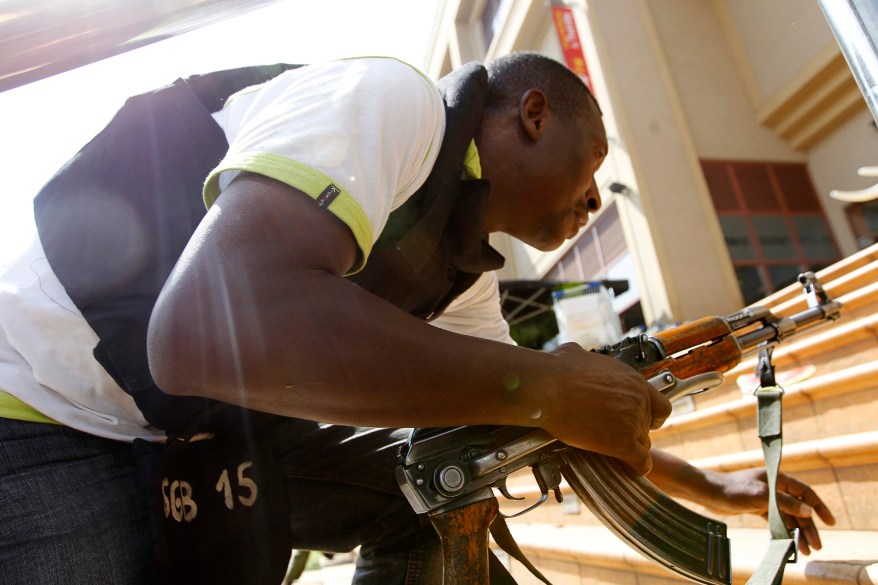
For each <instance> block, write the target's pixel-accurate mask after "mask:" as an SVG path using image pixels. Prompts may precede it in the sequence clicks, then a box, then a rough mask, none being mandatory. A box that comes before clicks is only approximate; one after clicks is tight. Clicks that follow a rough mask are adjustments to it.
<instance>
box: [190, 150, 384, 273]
mask: <svg viewBox="0 0 878 585" xmlns="http://www.w3.org/2000/svg"><path fill="white" fill-rule="evenodd" d="M224 171H247V172H250V173H256V174H258V175H263V176H266V177H269V178H271V179H274V180H276V181H280V182H281V183H284V184H285V185H289V186H290V187H293V188H295V189H298V190H300V191H302V192H303V193H305V194H307V195H308V196H309V197H311V198H312V199H314V201H315V202H316V203H317V204H318V205H320V206H321V207H326V209H328V210H329V211H330V212H332V213H333V214H334V215H335V216H336V217H338V218H339V219H340V220H342V221H343V222H344V223H345V225H347V226H348V227H349V228H350V229H351V232H352V233H353V234H354V238H355V239H356V241H357V246H359V248H360V251H361V254H360V259H359V261H358V262H357V265H356V266H354V267H353V268H352V269H351V273H354V272H358V271H359V270H362V268H363V266H365V264H366V260H367V259H368V257H369V253H370V252H371V251H372V244H373V242H374V238H373V231H372V224H371V223H370V222H369V218H368V217H367V216H366V213H365V212H364V211H363V208H362V207H360V204H359V203H358V202H357V200H356V199H354V197H353V196H352V195H351V194H350V193H348V192H347V191H346V190H345V189H344V188H342V187H341V186H340V185H339V184H338V183H337V182H335V181H333V180H332V179H330V178H329V177H328V176H326V175H324V174H323V173H321V172H320V171H318V170H316V169H314V168H312V167H309V166H308V165H306V164H303V163H300V162H298V161H295V160H291V159H288V158H286V157H283V156H279V155H277V154H273V153H270V152H263V153H255V154H248V155H243V156H240V157H238V158H235V159H231V160H230V159H226V160H224V161H223V162H222V164H221V166H219V167H217V168H216V169H214V170H213V172H211V173H210V176H208V178H207V181H206V182H205V183H204V204H205V205H206V206H207V207H208V208H210V206H211V205H213V203H214V202H215V201H216V199H217V197H219V195H220V189H219V176H220V174H221V173H222V172H224Z"/></svg>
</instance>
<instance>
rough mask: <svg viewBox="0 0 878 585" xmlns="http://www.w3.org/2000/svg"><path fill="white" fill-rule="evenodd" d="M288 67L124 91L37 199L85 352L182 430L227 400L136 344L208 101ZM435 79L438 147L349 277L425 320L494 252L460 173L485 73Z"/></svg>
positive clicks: (175, 241)
mask: <svg viewBox="0 0 878 585" xmlns="http://www.w3.org/2000/svg"><path fill="white" fill-rule="evenodd" d="M294 67H297V66H296V65H286V64H280V65H272V66H264V67H248V68H241V69H233V70H228V71H221V72H215V73H210V74H206V75H197V76H193V77H190V78H187V79H179V80H177V81H176V82H174V83H173V84H171V85H169V86H166V87H163V88H160V89H158V90H155V91H153V92H148V93H145V94H141V95H138V96H134V97H132V98H129V99H128V100H127V101H126V102H125V104H124V105H123V106H122V108H121V109H120V110H119V111H118V112H117V113H116V115H115V116H114V117H113V119H112V120H111V121H110V123H109V124H108V125H107V126H106V127H105V128H104V129H103V130H102V131H101V132H100V133H99V134H98V135H97V136H96V137H95V138H94V139H92V140H91V141H90V142H89V143H88V144H87V145H86V146H85V147H83V148H82V149H81V150H80V151H79V152H78V153H77V154H76V155H75V156H74V157H73V158H72V159H71V160H70V161H68V162H67V163H66V164H65V165H64V166H63V167H62V168H61V169H60V170H59V171H58V172H57V173H56V174H55V176H53V177H52V179H50V180H49V182H48V183H47V184H46V185H45V186H44V187H43V189H42V190H41V191H40V192H39V194H38V195H37V197H36V199H35V202H34V211H35V218H36V224H37V230H38V232H39V236H40V240H41V242H42V244H43V248H44V250H45V252H46V258H47V260H48V262H49V264H50V265H51V267H52V269H53V271H54V272H55V274H56V275H57V277H58V279H59V280H60V282H61V283H62V284H63V285H64V287H65V289H66V291H67V294H68V295H69V297H70V298H71V300H72V301H73V302H74V304H75V305H76V307H77V308H78V309H79V310H80V312H81V313H82V315H83V317H84V318H85V320H86V321H87V322H88V323H89V325H90V326H91V328H92V329H93V330H94V332H95V333H96V334H97V337H98V338H99V342H98V344H97V346H96V347H95V348H94V352H93V353H94V356H95V359H97V360H98V362H99V363H100V364H101V365H102V366H103V367H104V369H105V370H106V371H107V372H108V373H109V374H110V375H111V376H112V377H113V379H114V380H115V381H116V382H117V383H118V384H119V385H120V386H121V387H122V388H123V389H124V390H125V391H126V392H128V393H129V394H130V395H131V396H132V397H133V398H134V400H135V402H136V404H137V406H138V408H139V409H140V411H141V412H142V413H143V415H144V417H145V418H146V419H147V420H148V421H149V422H150V423H151V424H153V425H155V426H156V427H158V428H161V429H164V430H166V431H169V432H177V431H185V430H186V429H190V428H191V426H192V421H193V419H195V418H196V417H198V416H199V415H200V414H201V413H203V412H205V411H219V410H224V411H225V412H226V413H227V414H228V411H229V410H230V409H222V408H218V407H217V404H218V403H216V401H214V400H211V399H207V398H198V397H176V396H169V395H167V394H164V393H163V392H161V390H160V389H159V388H158V387H157V386H156V385H155V382H154V381H153V379H152V376H151V375H150V373H149V365H148V361H147V352H146V332H147V327H148V324H149V317H150V314H151V312H152V308H153V305H154V304H155V301H156V299H157V297H158V295H159V292H160V291H161V289H162V286H163V285H164V283H165V280H166V279H167V277H168V276H169V275H170V273H171V270H172V269H173V267H174V264H175V263H176V261H177V259H178V258H179V256H180V254H181V253H182V251H183V248H184V247H185V245H186V243H187V242H188V240H189V238H190V236H191V235H192V233H193V231H194V230H195V228H196V226H197V225H198V223H199V222H200V221H201V219H202V218H203V217H204V214H205V213H206V209H205V207H204V204H203V201H202V197H201V190H202V185H203V181H204V178H205V177H206V176H207V175H208V174H209V173H210V171H212V170H213V169H214V168H215V167H216V165H217V164H218V163H219V161H220V160H221V159H222V158H223V157H224V155H225V153H226V150H227V149H228V143H227V142H226V138H225V135H224V133H223V131H222V129H221V128H220V127H219V125H218V124H217V123H216V122H215V121H214V119H213V118H212V117H211V112H215V111H218V110H219V109H221V107H222V105H223V103H224V101H225V99H226V98H227V97H228V96H230V95H231V94H233V93H234V92H236V91H238V90H240V89H243V88H244V87H248V86H250V85H254V84H257V83H262V82H264V81H267V80H269V79H271V78H273V77H275V76H276V75H279V74H280V73H282V72H283V71H285V70H287V69H290V68H294ZM438 85H439V89H440V92H441V94H442V96H443V99H444V101H445V107H446V132H445V136H444V138H443V142H442V145H441V148H440V151H439V155H438V160H437V161H436V164H435V165H434V167H433V169H432V171H431V174H430V175H429V177H428V178H427V180H426V182H425V183H424V185H423V186H422V187H421V188H420V189H419V190H418V191H417V192H416V193H415V194H414V195H413V196H412V197H411V198H410V199H409V200H408V201H407V202H406V203H405V204H404V205H402V206H401V207H400V208H399V209H397V210H395V211H394V212H393V213H392V214H391V216H390V217H389V219H388V222H387V226H386V228H385V229H384V230H383V231H382V233H381V235H380V236H379V238H378V241H377V242H376V243H375V245H374V246H373V250H372V252H371V253H370V256H369V258H368V261H367V263H366V266H365V268H364V269H363V270H362V271H360V272H359V273H357V274H356V275H353V276H351V277H350V278H351V280H353V281H354V282H356V283H357V284H358V285H360V286H362V287H364V288H365V289H367V290H369V291H371V292H372V293H374V294H376V295H379V296H381V297H383V298H385V299H386V300H388V301H390V302H391V303H393V304H394V305H396V306H398V307H399V308H400V309H402V310H405V311H407V312H409V313H411V314H412V315H415V316H418V317H420V318H423V319H432V318H434V317H436V316H437V315H438V314H440V313H441V312H442V310H444V309H445V308H446V307H447V305H448V303H450V302H451V301H452V300H453V299H454V298H455V297H456V296H458V295H459V294H460V293H462V292H463V291H465V290H466V289H467V288H469V287H470V286H471V285H472V284H473V283H474V282H475V280H476V279H477V278H478V276H479V275H480V274H481V273H483V272H485V271H489V270H495V269H497V268H499V267H500V266H502V264H503V258H502V256H500V255H499V254H498V253H497V252H496V251H494V250H493V249H492V248H491V247H490V246H489V245H488V244H487V241H486V239H485V237H484V234H483V233H482V223H483V221H482V220H483V218H484V211H485V203H486V199H487V195H488V188H489V187H488V183H487V181H485V180H465V179H464V178H463V177H462V165H463V161H464V158H465V155H466V151H467V148H468V146H469V144H470V141H471V140H472V138H473V136H474V135H475V132H476V130H477V128H478V124H479V123H480V121H481V117H482V109H483V104H484V93H485V89H486V86H487V74H486V72H485V69H484V68H483V67H481V66H479V65H477V64H471V65H468V66H466V67H464V68H462V69H460V70H458V71H456V72H455V73H453V74H451V75H450V76H448V77H445V78H443V79H442V80H440V81H439V83H438ZM232 416H234V415H232ZM212 420H213V422H211V423H209V424H208V426H207V427H206V428H199V429H198V430H200V431H209V430H218V428H219V427H221V426H222V425H223V424H224V422H223V417H221V416H219V417H214V418H213V419H212ZM211 425H218V428H212V427H211Z"/></svg>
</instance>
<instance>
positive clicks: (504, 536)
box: [491, 514, 552, 585]
mask: <svg viewBox="0 0 878 585" xmlns="http://www.w3.org/2000/svg"><path fill="white" fill-rule="evenodd" d="M491 536H493V537H494V542H495V543H496V544H497V546H499V547H500V548H501V549H503V550H504V551H506V553H507V554H508V555H509V556H511V557H512V558H513V559H515V560H516V561H518V562H519V563H521V564H522V565H524V566H525V567H527V570H528V571H530V572H531V574H532V575H533V576H534V577H536V578H537V579H539V580H540V581H542V582H543V583H545V584H546V585H552V584H551V583H550V582H549V580H548V579H546V577H545V576H543V574H542V573H540V571H539V569H537V568H536V567H535V566H533V563H531V562H530V561H529V560H527V557H526V556H524V553H523V552H522V551H521V548H519V546H518V543H517V542H515V539H514V538H513V537H512V533H511V532H510V531H509V526H508V525H507V524H506V519H505V518H503V516H501V515H499V514H498V515H497V517H496V518H494V521H493V522H492V523H491Z"/></svg>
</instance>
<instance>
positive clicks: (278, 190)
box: [148, 175, 669, 473]
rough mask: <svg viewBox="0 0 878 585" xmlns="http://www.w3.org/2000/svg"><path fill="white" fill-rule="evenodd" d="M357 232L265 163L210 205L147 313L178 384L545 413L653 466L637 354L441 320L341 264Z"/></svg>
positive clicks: (552, 426)
mask: <svg viewBox="0 0 878 585" xmlns="http://www.w3.org/2000/svg"><path fill="white" fill-rule="evenodd" d="M356 257H357V247H356V244H355V240H354V238H353V235H352V234H351V232H350V231H349V229H348V228H347V226H345V225H344V224H343V223H341V222H340V221H339V220H338V219H336V218H335V217H334V216H333V215H331V214H330V213H328V212H327V211H326V210H324V209H321V208H319V207H318V206H317V205H315V203H314V201H313V200H312V199H311V198H309V197H307V196H306V195H305V194H303V193H301V192H299V191H297V190H295V189H292V188H290V187H288V186H286V185H282V184H280V183H278V182H275V181H272V180H270V179H266V178H263V177H258V176H253V175H249V176H245V177H242V178H239V179H238V180H236V181H235V182H234V183H233V184H232V185H231V186H230V187H229V188H228V189H227V190H226V192H225V193H224V194H223V195H222V196H221V197H220V198H219V199H218V200H217V202H216V203H215V205H214V206H213V208H211V210H210V212H209V213H208V216H207V217H206V218H205V220H204V222H203V223H202V225H201V226H200V227H199V229H198V230H197V231H196V233H195V235H194V236H193V238H192V241H191V242H190V244H189V245H188V246H187V248H186V250H185V251H184V253H183V255H182V257H181V259H180V261H179V263H178V265H177V267H176V268H175V270H174V272H173V274H172V275H171V277H170V278H169V280H168V282H167V284H166V285H165V288H164V290H163V292H162V294H161V295H160V297H159V299H158V301H157V303H156V307H155V310H154V312H153V316H152V319H151V322H150V330H149V338H148V349H149V356H150V365H151V368H152V372H153V375H154V377H155V379H156V382H157V383H158V385H159V387H161V388H162V389H163V390H165V391H166V392H169V393H172V394H182V395H198V396H206V397H210V398H215V399H218V400H222V401H225V402H229V403H232V404H238V405H242V406H246V407H249V408H253V409H256V410H262V411H266V412H272V413H276V414H281V415H286V416H295V417H299V418H307V419H313V420H320V421H324V422H333V423H340V424H351V425H366V426H406V427H407V426H453V425H465V424H504V425H519V426H541V427H543V428H545V429H547V430H548V431H549V432H551V433H553V434H554V435H555V436H557V437H558V438H559V439H561V440H563V441H565V442H567V443H569V444H572V445H576V446H579V447H582V448H586V449H590V450H593V451H598V452H601V453H605V454H608V455H613V456H616V457H619V458H621V459H623V460H625V461H626V462H628V463H629V464H630V465H631V466H632V467H633V468H634V469H636V470H639V471H640V472H641V473H643V472H646V471H647V470H648V469H649V466H650V462H649V435H648V431H649V429H650V427H654V426H657V425H659V424H661V422H663V420H664V419H665V417H666V416H667V414H668V412H669V408H668V405H667V401H666V400H665V399H664V398H663V397H661V396H659V395H658V393H656V392H655V391H654V390H652V388H651V387H649V386H648V385H647V384H646V383H645V382H644V380H643V378H642V377H641V376H640V375H639V374H638V373H637V372H636V371H634V370H633V369H631V368H629V367H628V366H625V365H624V364H620V363H618V362H617V361H616V360H613V359H611V358H607V357H606V356H601V355H597V354H593V353H589V352H585V351H583V350H581V349H580V348H577V347H573V346H563V347H562V348H561V349H560V350H558V351H556V352H552V353H544V352H537V351H532V350H528V349H524V348H518V347H514V346H509V345H507V344H503V343H499V342H493V341H487V340H481V339H477V338H472V337H467V336H463V335H457V334H454V333H449V332H446V331H442V330H440V329H438V328H434V327H431V326H429V325H428V324H426V323H424V322H423V321H421V320H419V319H416V318H414V317H411V316H410V315H408V314H406V313H404V312H403V311H400V310H399V309H397V308H396V307H394V306H392V305H391V304H389V303H387V302H386V301H384V300H383V299H380V298H378V297H377V296H375V295H372V294H371V293H369V292H367V291H365V290H363V289H361V288H360V287H358V286H356V285H354V284H352V283H350V282H348V281H347V280H345V279H344V278H343V276H342V275H343V274H344V273H345V272H346V271H347V270H348V269H349V268H350V266H352V265H353V263H354V262H355V260H356Z"/></svg>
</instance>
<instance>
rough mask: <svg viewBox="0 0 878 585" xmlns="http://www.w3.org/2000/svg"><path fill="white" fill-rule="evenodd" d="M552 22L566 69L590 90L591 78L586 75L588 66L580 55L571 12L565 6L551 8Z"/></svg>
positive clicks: (580, 47)
mask: <svg viewBox="0 0 878 585" xmlns="http://www.w3.org/2000/svg"><path fill="white" fill-rule="evenodd" d="M552 20H553V21H554V22H555V30H556V31H557V32H558V40H559V41H561V51H562V52H563V53H564V61H565V62H566V63H567V67H569V68H570V70H571V71H573V72H574V73H576V74H577V75H579V77H581V78H582V81H584V82H585V85H587V86H588V88H589V89H591V88H592V87H591V77H589V75H588V65H587V64H586V63H585V55H583V53H582V44H581V43H580V42H579V33H578V32H576V21H575V20H574V19H573V10H571V9H570V8H568V7H567V6H552Z"/></svg>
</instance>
